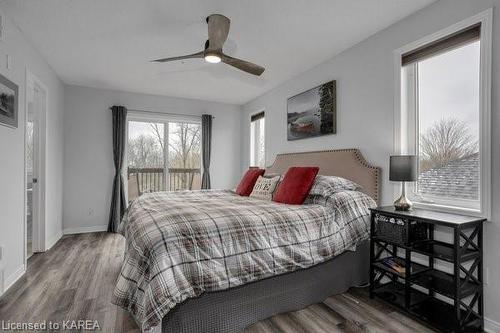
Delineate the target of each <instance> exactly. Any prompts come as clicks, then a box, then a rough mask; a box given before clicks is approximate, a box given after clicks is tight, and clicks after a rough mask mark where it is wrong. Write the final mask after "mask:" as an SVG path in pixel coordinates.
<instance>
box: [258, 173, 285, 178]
mask: <svg viewBox="0 0 500 333" xmlns="http://www.w3.org/2000/svg"><path fill="white" fill-rule="evenodd" d="M262 177H264V178H274V177H280V178H281V175H280V174H279V173H265V174H263V175H262Z"/></svg>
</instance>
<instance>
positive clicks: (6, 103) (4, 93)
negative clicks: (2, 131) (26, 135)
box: [0, 74, 19, 128]
mask: <svg viewBox="0 0 500 333" xmlns="http://www.w3.org/2000/svg"><path fill="white" fill-rule="evenodd" d="M18 113H19V87H18V85H17V84H15V83H14V82H12V81H11V80H9V79H8V78H6V77H5V76H3V75H1V74H0V125H3V126H7V127H10V128H17V127H18V118H19V117H18Z"/></svg>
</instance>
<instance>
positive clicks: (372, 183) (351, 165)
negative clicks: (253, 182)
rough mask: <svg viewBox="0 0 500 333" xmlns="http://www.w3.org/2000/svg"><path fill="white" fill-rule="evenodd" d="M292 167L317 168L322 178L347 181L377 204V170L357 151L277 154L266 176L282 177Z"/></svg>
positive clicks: (378, 173) (378, 172) (267, 169)
mask: <svg viewBox="0 0 500 333" xmlns="http://www.w3.org/2000/svg"><path fill="white" fill-rule="evenodd" d="M291 166H317V167H319V174H321V175H327V176H339V177H343V178H347V179H350V180H352V181H353V182H355V183H357V184H359V185H361V186H362V189H361V191H362V192H364V193H366V194H368V195H369V196H370V197H372V198H373V199H374V200H375V201H376V202H377V203H378V202H379V177H380V168H378V167H375V166H372V165H370V164H368V162H366V160H365V159H364V158H363V156H362V155H361V153H360V152H359V150H358V149H339V150H324V151H312V152H303V153H287V154H279V155H277V156H276V159H275V161H274V163H273V165H271V166H270V167H268V168H266V173H279V174H284V173H285V172H286V170H287V169H288V168H289V167H291Z"/></svg>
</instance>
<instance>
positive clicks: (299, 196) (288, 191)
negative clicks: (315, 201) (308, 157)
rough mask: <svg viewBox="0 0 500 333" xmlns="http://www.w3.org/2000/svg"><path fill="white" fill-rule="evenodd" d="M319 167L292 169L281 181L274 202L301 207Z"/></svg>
mask: <svg viewBox="0 0 500 333" xmlns="http://www.w3.org/2000/svg"><path fill="white" fill-rule="evenodd" d="M318 171H319V168H318V167H292V168H290V169H288V171H287V172H286V174H285V176H284V177H283V180H282V181H281V183H280V185H279V186H278V189H277V190H276V193H275V194H274V198H273V201H276V202H281V203H285V204H291V205H301V204H302V203H303V202H304V200H305V199H306V197H307V194H308V193H309V190H310V189H311V186H312V184H313V182H314V178H315V177H316V174H317V173H318Z"/></svg>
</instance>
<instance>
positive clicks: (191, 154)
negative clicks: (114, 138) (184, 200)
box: [127, 113, 201, 201]
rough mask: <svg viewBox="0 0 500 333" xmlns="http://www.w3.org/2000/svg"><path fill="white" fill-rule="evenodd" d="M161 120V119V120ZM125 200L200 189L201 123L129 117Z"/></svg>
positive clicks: (142, 116) (197, 120) (196, 119)
mask: <svg viewBox="0 0 500 333" xmlns="http://www.w3.org/2000/svg"><path fill="white" fill-rule="evenodd" d="M162 118H163V119H162ZM127 164H128V168H127V180H128V199H129V201H132V200H133V199H135V198H137V197H138V196H140V195H141V194H143V193H147V192H158V191H178V190H196V189H200V188H201V120H200V119H199V118H194V119H191V118H189V119H175V118H171V117H168V115H165V116H164V117H158V118H156V119H155V118H152V117H151V116H150V117H147V116H144V115H134V114H133V113H132V115H131V116H129V117H128V142H127Z"/></svg>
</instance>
